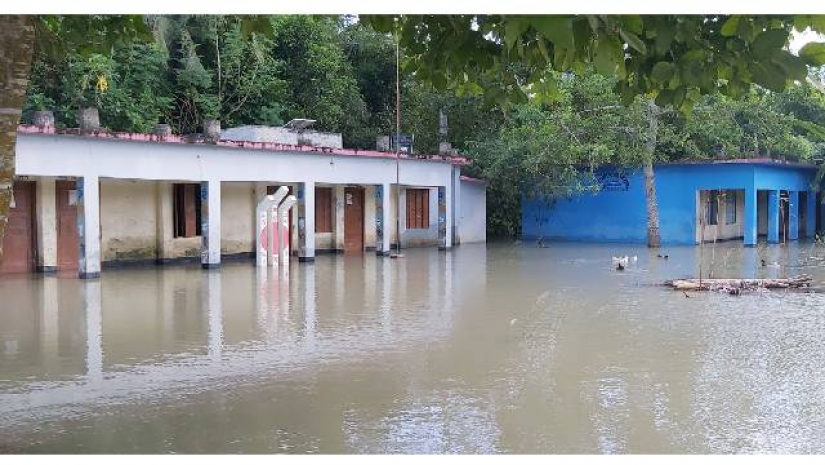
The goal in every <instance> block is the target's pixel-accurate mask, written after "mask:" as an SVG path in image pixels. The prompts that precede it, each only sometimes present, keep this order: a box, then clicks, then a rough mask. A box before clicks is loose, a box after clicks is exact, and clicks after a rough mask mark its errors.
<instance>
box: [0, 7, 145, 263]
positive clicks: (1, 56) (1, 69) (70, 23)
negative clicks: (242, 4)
mask: <svg viewBox="0 0 825 465" xmlns="http://www.w3.org/2000/svg"><path fill="white" fill-rule="evenodd" d="M147 32H148V30H147V29H146V27H145V24H144V23H143V19H142V18H140V17H136V16H99V15H92V16H43V17H34V16H25V15H0V258H2V256H3V238H4V236H5V232H6V226H7V224H8V212H9V204H10V202H11V195H12V189H13V185H14V165H15V147H16V145H17V126H18V124H19V123H20V117H21V116H22V113H23V105H24V103H25V97H26V88H27V86H28V80H29V76H30V74H29V73H30V71H31V64H32V57H33V55H34V49H35V41H39V45H40V46H41V47H43V48H44V49H47V50H49V51H50V52H52V53H61V52H63V53H65V51H66V50H72V49H74V50H76V51H78V52H79V53H84V54H87V53H91V52H94V51H98V50H107V49H109V48H111V46H112V45H113V44H114V43H115V42H118V41H121V42H123V41H128V40H130V39H133V38H136V37H141V36H143V35H144V34H145V33H147Z"/></svg>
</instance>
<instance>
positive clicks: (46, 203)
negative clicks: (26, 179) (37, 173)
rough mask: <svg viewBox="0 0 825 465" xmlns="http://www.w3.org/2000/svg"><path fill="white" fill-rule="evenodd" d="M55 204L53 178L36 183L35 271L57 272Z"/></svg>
mask: <svg viewBox="0 0 825 465" xmlns="http://www.w3.org/2000/svg"><path fill="white" fill-rule="evenodd" d="M56 208H57V202H56V200H55V182H54V178H41V179H39V180H38V181H37V193H36V198H35V209H36V214H37V248H38V250H37V271H39V272H41V273H53V272H55V271H57V210H56Z"/></svg>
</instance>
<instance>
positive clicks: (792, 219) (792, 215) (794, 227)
mask: <svg viewBox="0 0 825 465" xmlns="http://www.w3.org/2000/svg"><path fill="white" fill-rule="evenodd" d="M797 239H799V191H788V240H789V241H795V240H797Z"/></svg>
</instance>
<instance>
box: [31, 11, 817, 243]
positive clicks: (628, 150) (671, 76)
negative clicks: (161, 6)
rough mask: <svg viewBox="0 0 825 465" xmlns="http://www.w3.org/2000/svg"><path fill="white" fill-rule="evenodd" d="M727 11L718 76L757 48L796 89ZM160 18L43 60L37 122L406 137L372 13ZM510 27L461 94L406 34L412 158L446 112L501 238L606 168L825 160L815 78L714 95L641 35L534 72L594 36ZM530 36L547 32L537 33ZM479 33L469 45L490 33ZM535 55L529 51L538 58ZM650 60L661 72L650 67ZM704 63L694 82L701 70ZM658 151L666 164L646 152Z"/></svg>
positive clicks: (429, 144)
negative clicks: (289, 125)
mask: <svg viewBox="0 0 825 465" xmlns="http://www.w3.org/2000/svg"><path fill="white" fill-rule="evenodd" d="M731 18H733V17H731ZM731 18H728V19H726V20H725V21H723V22H721V23H720V24H719V26H720V27H723V29H724V28H725V27H727V28H728V29H730V28H731V27H733V26H730V25H731V24H733V23H736V27H737V28H738V29H736V30H735V31H733V32H731V30H727V31H725V30H723V31H722V33H721V36H722V37H727V39H725V40H727V41H729V42H731V43H735V44H739V43H740V42H741V44H740V45H742V44H744V45H742V46H744V47H745V48H744V49H742V50H738V51H732V52H731V53H732V54H733V55H735V57H736V60H735V64H736V65H735V66H734V67H733V68H732V69H731V70H728V71H725V69H723V68H724V66H722V65H721V64H719V63H716V62H714V63H716V64H717V65H719V66H720V68H714V69H713V70H712V71H713V73H724V72H734V71H735V69H739V67H741V66H745V67H746V68H747V67H748V66H751V65H749V64H748V63H749V62H748V61H747V60H748V59H749V57H751V55H753V56H756V55H757V54H768V55H770V57H771V59H770V60H767V61H765V60H763V62H765V63H774V62H776V63H780V64H781V63H785V67H786V68H787V69H785V70H784V71H783V72H782V73H778V75H781V76H782V80H783V83H782V86H784V85H785V83H784V81H785V80H791V79H792V78H798V77H799V76H798V75H799V69H798V67H799V66H798V65H800V64H801V62H800V61H798V60H796V59H794V58H789V57H788V56H787V54H786V53H785V52H784V51H782V52H781V53H780V52H777V51H776V50H775V49H777V47H779V46H780V45H781V44H780V45H777V44H778V42H779V41H778V37H779V33H778V32H774V33H772V34H771V37H767V36H766V37H767V38H766V37H763V38H762V39H760V40H759V41H757V39H758V38H759V37H762V35H761V34H757V33H755V32H753V31H755V29H754V30H750V29H748V28H751V29H752V28H753V27H756V26H757V25H759V24H761V23H760V22H759V20H752V19H748V20H747V22H742V21H744V20H743V19H742V18H740V19H738V20H733V19H731ZM459 19H460V18H459ZM146 21H147V22H148V24H149V26H150V28H151V31H152V32H153V38H154V39H153V40H150V41H148V42H138V43H132V44H128V45H127V44H123V43H118V42H115V43H114V45H113V47H112V49H111V50H112V52H111V54H106V55H103V54H88V53H83V54H80V53H67V54H63V55H54V54H49V53H46V52H45V51H44V50H40V51H38V52H37V55H36V59H35V61H34V67H33V71H32V75H31V77H32V79H31V83H30V86H29V89H28V99H27V103H26V106H25V112H24V120H27V119H29V118H30V117H31V114H32V112H33V111H36V110H42V109H51V110H54V111H55V113H56V117H57V122H58V124H59V125H61V126H69V127H73V126H76V117H77V111H78V109H79V108H80V107H82V106H86V105H94V106H97V107H99V109H100V115H101V121H102V124H103V125H104V126H105V127H108V128H110V129H112V130H122V131H138V132H148V131H151V130H152V128H153V127H154V125H155V124H157V123H168V124H170V125H171V126H172V127H173V130H174V131H175V132H177V133H183V134H186V133H192V132H197V131H199V130H200V128H201V125H202V124H203V121H204V119H208V118H217V119H220V120H221V122H222V125H223V126H224V127H232V126H238V125H244V124H268V125H277V124H283V123H284V122H286V121H288V120H289V119H292V118H312V119H316V120H317V121H318V122H317V123H316V128H318V129H321V130H327V131H337V132H341V133H343V136H344V144H345V145H346V146H348V147H356V148H372V147H374V145H375V138H376V136H378V135H382V134H384V135H386V134H389V133H390V132H393V131H394V128H395V73H396V69H395V46H394V43H393V39H392V37H391V36H390V35H389V34H386V33H382V32H376V31H375V30H373V29H372V27H371V26H370V24H374V21H370V22H369V23H368V24H365V23H364V22H363V21H362V22H358V21H356V20H354V19H353V18H350V17H322V16H321V17H316V16H277V17H274V16H273V17H269V18H266V21H267V22H268V23H267V25H268V26H269V28H271V33H267V34H265V35H264V34H259V33H249V32H248V31H246V30H245V27H246V24H247V23H246V21H245V20H244V19H243V18H241V17H235V16H153V17H147V18H146ZM433 21H436V20H433ZM513 21H514V22H512V21H510V20H506V18H498V19H496V20H495V21H494V22H489V23H488V25H487V26H485V27H488V26H489V27H490V28H492V30H494V32H496V33H497V34H500V35H501V36H502V37H503V38H504V41H503V42H501V43H498V44H492V45H491V44H485V45H484V47H482V48H481V49H479V50H477V51H476V52H473V53H474V55H473V57H474V58H473V57H471V58H473V60H478V61H479V63H480V62H481V61H484V60H485V58H484V57H486V56H488V55H490V54H492V53H500V52H502V50H501V48H502V47H504V48H505V49H506V50H505V51H506V54H507V56H508V59H509V60H511V62H510V63H509V64H508V66H509V67H508V68H507V72H506V73H500V71H502V70H501V69H499V68H496V67H493V70H494V71H496V72H495V73H494V72H487V71H483V70H482V69H481V68H479V69H476V70H475V71H473V73H471V75H470V76H469V80H468V81H467V82H464V83H458V84H456V83H454V82H453V83H452V85H448V84H450V82H451V81H453V80H454V78H456V79H457V77H456V76H459V74H456V73H458V72H459V71H462V70H465V69H464V65H463V64H461V63H458V62H455V63H453V62H450V63H452V64H451V65H450V66H447V67H446V68H444V70H445V71H442V72H435V74H433V73H434V70H435V68H433V66H435V65H433V66H430V65H426V66H425V64H426V63H425V62H424V61H422V60H424V59H425V58H427V57H434V56H435V57H442V58H444V57H445V56H447V55H444V56H442V54H441V52H439V51H438V50H435V49H431V48H426V47H425V48H422V47H421V46H417V45H415V44H414V43H413V42H414V40H413V39H414V37H413V36H410V37H405V36H402V45H405V47H404V48H403V49H402V54H404V56H405V57H406V58H407V59H406V60H405V63H406V65H407V66H406V67H405V68H404V69H402V73H401V78H402V79H401V80H402V82H401V85H402V100H401V113H402V132H405V133H410V134H413V135H414V136H415V149H416V151H418V152H422V153H433V152H435V151H437V150H438V143H439V135H438V124H439V121H438V118H439V117H438V114H439V111H443V112H445V113H446V114H447V116H448V119H449V136H448V139H449V142H451V143H452V144H453V146H454V147H456V148H458V149H459V150H460V151H461V152H462V153H463V154H465V155H467V156H468V157H470V158H472V159H473V161H474V164H473V166H470V167H468V168H465V170H464V171H465V173H467V174H470V175H474V176H479V177H482V178H484V179H486V180H487V181H488V182H489V192H488V228H489V232H490V234H491V235H516V234H518V233H519V224H520V218H519V214H520V207H519V202H520V198H521V196H522V195H523V194H526V195H544V196H564V195H569V194H570V193H571V192H573V191H581V190H589V189H595V188H596V187H595V186H596V183H595V182H593V179H592V176H589V173H592V171H593V170H595V168H597V167H598V166H600V165H604V164H613V165H618V166H622V167H627V168H638V167H640V166H642V165H644V164H645V163H648V162H650V161H653V162H673V161H681V160H697V159H714V158H742V157H771V158H780V159H787V160H793V161H808V162H819V161H820V160H821V159H822V158H823V156H825V129H823V128H822V127H821V126H820V124H822V122H823V121H825V99H823V94H822V92H820V91H819V90H817V89H814V88H813V87H811V86H809V85H807V84H805V83H804V82H803V83H799V82H797V83H795V84H791V85H790V86H789V87H788V88H787V90H784V91H780V90H781V89H780V87H782V86H780V85H779V84H780V83H778V82H777V83H774V82H768V81H770V80H771V79H773V78H771V77H770V76H764V75H759V76H756V75H754V76H752V77H753V79H752V80H751V81H747V82H745V81H746V80H747V79H750V78H746V77H744V76H740V77H739V78H737V79H738V80H735V81H730V82H736V83H737V86H739V87H738V88H736V89H732V88H726V89H724V92H722V93H714V92H710V89H709V88H708V89H704V88H703V87H702V86H704V85H705V84H707V82H704V81H707V80H708V79H710V78H707V77H706V76H705V75H706V74H708V72H710V71H708V72H705V71H707V70H696V69H694V68H695V67H692V66H693V65H692V64H691V63H692V62H693V61H692V60H693V59H694V58H695V57H694V55H697V53H698V52H697V53H694V54H693V55H690V54H689V53H687V52H689V50H683V51H684V52H685V53H684V55H683V56H681V58H679V60H676V61H674V64H670V65H668V64H664V65H661V64H658V63H659V62H660V61H661V60H662V58H661V57H659V58H656V57H657V56H659V55H661V54H660V53H659V52H658V51H657V52H655V53H653V52H651V54H649V55H650V56H648V55H645V54H641V53H640V52H639V50H636V49H637V48H639V47H642V48H645V49H646V50H648V49H650V50H654V49H656V50H658V48H657V47H660V46H661V47H663V46H664V45H662V44H659V42H658V41H660V39H661V38H659V39H657V38H656V37H657V36H647V35H644V34H643V35H642V37H641V39H640V41H641V42H638V43H636V47H633V49H634V50H630V49H628V50H630V52H628V53H631V55H633V56H632V57H631V59H630V61H628V62H627V63H625V64H624V65H622V64H621V63H619V62H617V61H616V60H614V58H613V55H614V53H613V52H615V50H613V49H612V48H611V49H610V50H608V49H606V48H605V49H604V50H602V48H604V47H607V46H604V47H602V46H601V45H599V44H600V43H601V42H596V43H595V45H594V46H597V49H596V52H597V57H596V60H595V62H594V63H586V61H587V60H585V59H584V58H582V56H583V55H582V56H579V55H577V54H578V53H580V52H581V53H584V52H586V51H587V50H589V49H587V50H585V49H586V47H585V49H582V50H581V51H577V52H576V54H574V55H575V56H576V57H579V58H581V59H579V58H576V59H575V60H574V59H573V58H570V60H572V61H570V62H569V63H568V64H564V63H565V62H563V61H559V63H556V60H562V58H564V57H562V56H556V55H553V54H552V53H551V54H550V55H549V57H550V59H549V62H552V63H550V64H552V65H553V66H551V67H549V68H548V69H547V70H546V72H544V73H543V74H541V75H537V74H535V73H536V70H537V69H538V67H539V66H540V65H541V64H542V63H544V66H547V65H548V60H547V58H546V57H545V58H539V57H538V56H533V55H535V54H541V43H542V41H544V43H545V45H546V42H547V40H549V39H553V40H554V41H560V42H559V43H560V44H561V43H567V42H565V41H566V40H567V39H570V40H569V42H570V46H575V47H578V43H579V41H580V39H579V38H577V37H573V36H571V37H566V36H565V37H550V38H547V37H545V38H542V37H543V36H542V34H545V33H549V32H548V31H551V28H547V27H544V26H547V25H546V24H543V23H541V24H539V23H535V21H533V23H529V22H528V23H524V22H521V20H513ZM560 21H562V20H560ZM565 21H570V24H571V25H572V27H573V29H571V31H572V32H571V33H572V34H574V35H575V34H576V33H577V32H576V31H577V30H578V29H576V28H578V27H579V26H580V25H581V24H580V23H581V21H583V20H582V19H570V18H568V19H563V21H562V23H564V24H567V23H566V22H565ZM584 21H586V20H584ZM731 21H732V22H731ZM737 21H738V22H737ZM425 23H426V21H425ZM436 23H437V21H436V22H434V23H432V24H429V23H426V24H427V25H428V27H436V26H437V24H436ZM631 23H632V21H631ZM631 23H628V24H624V23H623V24H621V30H622V31H625V35H627V33H632V34H634V35H635V34H636V33H634V32H633V31H635V30H637V29H638V28H641V31H642V32H644V33H645V34H646V33H647V32H649V31H657V34H658V33H659V32H661V31H665V32H667V31H670V30H675V31H677V32H678V31H679V30H681V29H685V30H687V31H688V32H689V31H690V30H691V28H696V27H700V26H697V25H696V24H694V23H691V22H687V23H686V22H684V21H681V20H675V19H673V18H665V19H662V20H658V19H656V20H654V19H650V21H648V19H644V22H643V23H640V24H636V23H632V24H631ZM462 24H463V23H462ZM508 24H509V26H508ZM771 24H773V23H771ZM406 25H408V24H407V23H405V27H406ZM513 25H515V26H513ZM740 25H741V26H740ZM789 25H790V22H782V23H781V24H780V23H776V24H774V26H776V27H774V26H771V27H770V28H769V30H774V29H775V30H776V31H782V32H783V33H785V36H784V37H787V33H786V32H787V31H788V30H789V27H790V26H789ZM602 26H604V27H607V24H606V23H605V24H604V25H601V26H599V27H602ZM739 29H742V30H741V31H740V30H739ZM534 30H537V31H538V34H539V39H531V38H530V33H531V32H530V31H534ZM599 30H600V29H599ZM439 31H441V30H440V29H439ZM748 31H750V32H748ZM465 32H466V34H467V37H476V35H477V33H476V32H472V31H464V32H462V34H464V33H465ZM717 32H718V31H717ZM402 33H403V31H402ZM439 34H446V32H444V31H441V32H439ZM579 34H581V33H580V32H579ZM600 34H601V33H600ZM773 36H776V37H773ZM599 37H601V35H600V36H599ZM622 37H625V36H622ZM628 37H629V36H628ZM686 37H687V36H686ZM717 38H718V37H717ZM630 39H632V37H630ZM711 39H713V38H708V39H707V40H708V41H710V40H711ZM768 39H772V40H771V42H770V43H767V42H765V41H766V40H768ZM773 39H776V40H773ZM605 40H606V42H604V43H607V44H608V45H609V46H611V47H612V46H613V45H614V44H613V42H611V41H610V39H605ZM623 40H624V39H623ZM685 40H686V39H685ZM703 40H705V39H703ZM714 40H715V39H714ZM671 41H672V43H673V44H676V45H679V46H680V47H682V46H683V45H684V43H686V42H684V41H683V40H682V39H679V38H678V37H677V38H676V39H674V38H671ZM470 42H472V41H470ZM629 42H631V45H632V43H633V42H635V41H634V40H629ZM708 43H710V42H708ZM735 44H734V45H735ZM674 46H675V45H674ZM732 46H733V45H732ZM736 46H739V45H736ZM427 47H429V45H428V46H427ZM457 47H458V45H457ZM466 47H469V45H467V44H464V43H462V44H461V46H460V47H458V48H456V49H455V50H452V49H451V50H450V51H448V52H449V53H448V55H449V56H448V58H449V57H452V56H453V55H454V54H459V53H460V52H461V50H463V49H465V48H466ZM485 47H486V48H485ZM490 47H493V48H496V50H497V51H493V50H488V48H490ZM531 47H532V48H531ZM598 47H602V48H598ZM699 49H701V47H699ZM560 50H562V49H560ZM680 50H681V49H680ZM552 51H553V50H552V49H551V50H550V52H552ZM813 51H815V50H813ZM813 51H812V50H811V49H809V52H810V53H813ZM533 52H535V53H533ZM445 53H446V52H445ZM570 53H573V52H570ZM680 53H681V52H680ZM702 53H704V52H702ZM528 55H529V56H530V57H532V58H530V60H528V61H527V62H525V56H528ZM662 56H664V55H662ZM571 57H573V55H571ZM531 60H532V61H531ZM634 60H635V61H634ZM651 60H652V61H651ZM657 60H659V61H657ZM648 62H650V63H648ZM439 63H440V62H439ZM556 64H558V65H559V66H556ZM647 64H652V65H653V69H651V70H648V71H647V72H646V73H647V74H644V75H642V74H639V73H642V70H643V69H646V68H644V67H645V66H647ZM442 65H443V63H442ZM740 65H741V66H740ZM439 66H441V65H439ZM621 66H624V67H625V68H624V70H622V69H620V68H621ZM629 66H630V67H635V68H633V70H631V69H630V68H629ZM771 66H773V65H771ZM554 67H555V68H559V67H560V68H563V69H562V70H555V71H554V70H553V69H552V68H554ZM636 68H638V69H636ZM743 69H744V68H743ZM634 70H635V71H634ZM465 71H466V70H465ZM694 71H697V72H698V75H697V76H693V74H691V73H693V72H694ZM413 72H414V73H413ZM496 73H499V74H498V75H499V76H504V77H503V78H501V79H503V80H501V79H499V78H496V77H495V76H496ZM453 74H455V75H453ZM757 74H758V73H757ZM717 77H718V76H717ZM648 78H649V79H648ZM693 78H696V79H697V81H696V82H695V83H694V82H693V81H691V79H693ZM519 79H521V80H522V81H523V82H520V81H519ZM714 79H715V78H714ZM763 81H764V82H763ZM714 82H716V81H714ZM642 84H644V86H642ZM631 85H632V86H637V87H638V86H642V87H644V89H647V90H650V89H654V90H658V92H659V93H658V96H657V99H656V102H657V103H659V106H658V107H656V108H658V110H657V114H656V121H657V126H656V131H655V134H651V132H650V108H651V107H650V102H651V100H650V98H649V96H648V95H646V94H644V92H641V91H639V89H635V88H634V89H635V90H634V91H633V92H630V91H628V89H627V86H631ZM513 86H516V87H513ZM645 86H647V87H645ZM648 87H649V88H650V89H648ZM766 88H773V89H774V90H766ZM496 89H498V90H496ZM514 89H515V90H514ZM644 89H642V90H644ZM691 89H694V90H691ZM703 89H704V90H703ZM617 90H618V91H619V92H617ZM705 90H707V92H705ZM637 91H638V92H637ZM522 93H523V95H522ZM514 95H515V96H516V97H513V96H514ZM508 96H510V97H508ZM511 97H512V98H511ZM502 102H506V104H503V103H502ZM686 102H688V103H686ZM651 141H652V142H653V143H652V144H650V142H651ZM650 147H652V148H653V152H652V154H648V152H647V150H648V149H649V148H650Z"/></svg>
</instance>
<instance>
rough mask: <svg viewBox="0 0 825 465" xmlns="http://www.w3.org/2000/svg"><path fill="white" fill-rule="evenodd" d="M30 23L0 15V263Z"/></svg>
mask: <svg viewBox="0 0 825 465" xmlns="http://www.w3.org/2000/svg"><path fill="white" fill-rule="evenodd" d="M34 19H35V18H34V17H32V16H26V15H0V260H2V258H3V238H4V237H5V236H6V225H7V224H8V221H9V205H10V203H11V196H12V192H13V187H14V153H15V146H16V144H17V125H18V124H20V115H21V113H22V109H23V104H24V103H25V99H26V87H27V86H28V84H29V71H30V69H31V63H32V51H33V48H34V24H33V22H34Z"/></svg>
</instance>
